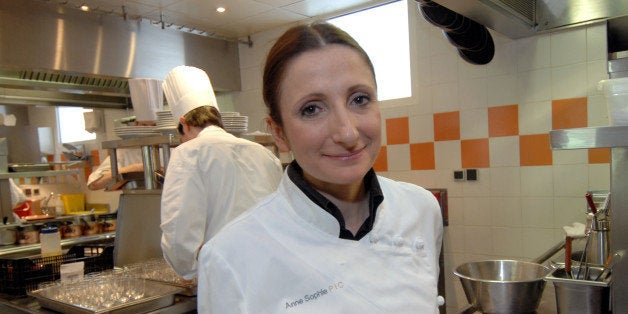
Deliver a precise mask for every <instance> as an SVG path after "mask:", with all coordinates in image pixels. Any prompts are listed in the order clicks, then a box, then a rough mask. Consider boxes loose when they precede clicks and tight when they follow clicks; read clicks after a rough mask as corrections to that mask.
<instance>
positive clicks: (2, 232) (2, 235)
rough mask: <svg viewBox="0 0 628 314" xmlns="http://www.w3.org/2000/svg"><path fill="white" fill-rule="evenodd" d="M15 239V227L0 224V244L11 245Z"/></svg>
mask: <svg viewBox="0 0 628 314" xmlns="http://www.w3.org/2000/svg"><path fill="white" fill-rule="evenodd" d="M16 241H17V229H16V228H15V227H12V226H11V227H6V226H0V245H11V244H15V242H16Z"/></svg>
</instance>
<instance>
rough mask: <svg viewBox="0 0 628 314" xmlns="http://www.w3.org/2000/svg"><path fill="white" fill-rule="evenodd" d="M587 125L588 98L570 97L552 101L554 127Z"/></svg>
mask: <svg viewBox="0 0 628 314" xmlns="http://www.w3.org/2000/svg"><path fill="white" fill-rule="evenodd" d="M586 126H587V99H586V98H584V97H583V98H570V99H559V100H553V101H552V129H553V130H560V129H572V128H584V127H586Z"/></svg>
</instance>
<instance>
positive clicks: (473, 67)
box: [458, 58, 488, 80]
mask: <svg viewBox="0 0 628 314" xmlns="http://www.w3.org/2000/svg"><path fill="white" fill-rule="evenodd" d="M487 73H488V71H487V65H485V64H471V63H469V62H467V61H465V60H464V59H462V58H458V75H459V79H460V80H469V79H472V78H483V77H486V76H487Z"/></svg>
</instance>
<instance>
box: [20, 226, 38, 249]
mask: <svg viewBox="0 0 628 314" xmlns="http://www.w3.org/2000/svg"><path fill="white" fill-rule="evenodd" d="M17 230H18V237H17V242H18V243H19V244H35V243H39V228H38V227H37V226H35V225H25V226H19V227H17Z"/></svg>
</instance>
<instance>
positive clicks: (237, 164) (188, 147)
mask: <svg viewBox="0 0 628 314" xmlns="http://www.w3.org/2000/svg"><path fill="white" fill-rule="evenodd" d="M281 173H282V169H281V162H280V161H279V159H277V157H276V156H275V155H273V153H272V152H271V151H270V150H268V149H267V148H265V147H263V146H262V145H260V144H257V143H254V142H251V141H248V140H245V139H241V138H237V137H235V136H233V135H232V134H229V133H227V132H226V131H225V130H223V129H221V128H219V127H216V126H209V127H206V128H205V129H203V130H202V131H201V132H200V133H199V135H198V136H197V137H196V138H194V139H192V140H190V141H188V142H185V143H183V144H181V145H179V146H178V147H176V148H175V149H174V150H173V152H172V155H171V158H170V162H169V164H168V171H167V172H166V180H165V182H164V187H163V191H162V196H161V230H162V232H163V234H162V238H161V248H162V250H163V254H164V258H165V259H166V261H168V263H169V264H170V265H171V266H172V267H173V268H174V270H175V271H176V272H177V274H179V276H182V277H183V278H185V279H192V278H194V277H196V270H197V257H198V251H199V249H200V247H201V246H202V245H203V243H205V242H207V241H208V240H209V239H210V238H211V237H212V236H213V235H214V234H215V233H216V232H218V230H219V229H220V228H222V227H223V226H224V225H225V224H226V223H227V222H228V221H230V220H232V219H233V218H235V217H236V216H237V215H239V214H240V213H242V212H243V211H244V210H246V209H249V208H251V207H253V205H255V203H257V202H258V201H259V200H260V199H262V198H263V197H264V196H266V195H268V194H270V193H272V192H273V191H274V190H275V189H276V188H277V185H278V184H279V180H280V179H281Z"/></svg>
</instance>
